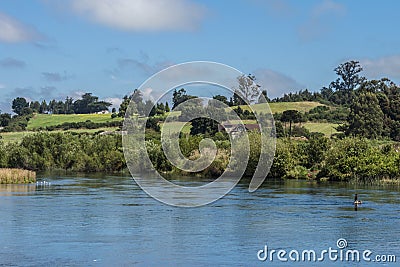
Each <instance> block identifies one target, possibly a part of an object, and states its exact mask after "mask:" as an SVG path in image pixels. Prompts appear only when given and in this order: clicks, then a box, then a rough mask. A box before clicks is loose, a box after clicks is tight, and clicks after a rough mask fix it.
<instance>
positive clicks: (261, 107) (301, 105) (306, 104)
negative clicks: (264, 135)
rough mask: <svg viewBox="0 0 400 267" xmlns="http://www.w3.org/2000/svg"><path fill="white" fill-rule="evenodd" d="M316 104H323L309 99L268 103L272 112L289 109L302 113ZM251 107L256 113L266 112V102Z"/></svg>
mask: <svg viewBox="0 0 400 267" xmlns="http://www.w3.org/2000/svg"><path fill="white" fill-rule="evenodd" d="M318 106H324V105H323V104H321V103H319V102H311V101H303V102H278V103H269V107H270V109H271V112H272V113H273V114H275V113H282V112H284V111H285V110H290V109H292V110H297V111H300V112H302V113H304V112H307V111H310V110H311V109H313V108H315V107H318ZM240 107H241V108H243V109H249V108H248V107H247V106H240ZM252 108H253V110H254V111H255V112H256V113H266V112H267V111H268V108H267V104H254V105H252Z"/></svg>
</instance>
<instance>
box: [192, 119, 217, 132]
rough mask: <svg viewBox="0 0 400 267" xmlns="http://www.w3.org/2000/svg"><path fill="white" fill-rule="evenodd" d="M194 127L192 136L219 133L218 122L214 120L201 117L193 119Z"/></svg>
mask: <svg viewBox="0 0 400 267" xmlns="http://www.w3.org/2000/svg"><path fill="white" fill-rule="evenodd" d="M191 122H192V127H191V128H190V134H191V135H196V134H209V135H214V134H215V133H216V132H218V122H216V121H215V120H213V119H210V118H205V117H200V118H196V119H193V120H192V121H191Z"/></svg>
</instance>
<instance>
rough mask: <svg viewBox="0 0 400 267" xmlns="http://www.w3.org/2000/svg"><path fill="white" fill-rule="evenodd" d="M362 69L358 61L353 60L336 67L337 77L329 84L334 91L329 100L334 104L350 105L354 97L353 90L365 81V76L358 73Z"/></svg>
mask: <svg viewBox="0 0 400 267" xmlns="http://www.w3.org/2000/svg"><path fill="white" fill-rule="evenodd" d="M362 70H363V68H362V67H361V65H360V62H359V61H354V60H351V61H348V62H345V63H342V64H340V65H339V66H338V67H336V68H335V73H336V75H338V76H339V77H338V78H337V79H336V80H335V81H333V82H331V84H330V85H329V88H330V89H332V90H334V91H335V92H334V94H333V95H332V97H331V99H330V100H332V101H333V102H335V103H336V104H346V105H350V104H351V103H352V102H353V99H354V90H355V89H356V88H357V87H358V86H360V85H361V84H362V82H364V81H365V77H363V76H361V75H360V72H362Z"/></svg>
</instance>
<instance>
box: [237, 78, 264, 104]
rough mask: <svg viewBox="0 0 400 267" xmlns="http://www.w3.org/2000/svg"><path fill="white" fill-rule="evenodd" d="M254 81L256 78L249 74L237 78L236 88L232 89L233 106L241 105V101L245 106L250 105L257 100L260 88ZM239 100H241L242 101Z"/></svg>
mask: <svg viewBox="0 0 400 267" xmlns="http://www.w3.org/2000/svg"><path fill="white" fill-rule="evenodd" d="M255 80H256V77H255V76H254V75H251V74H249V75H244V74H243V75H241V76H239V77H237V81H238V87H237V88H234V89H235V94H234V96H233V98H234V99H233V101H234V104H235V105H239V104H242V103H243V102H242V101H244V102H245V104H252V103H255V102H256V101H257V100H258V97H259V96H260V90H259V87H260V86H259V85H257V84H256V83H255ZM235 95H236V96H235ZM239 99H242V101H240V100H239ZM235 102H236V103H235Z"/></svg>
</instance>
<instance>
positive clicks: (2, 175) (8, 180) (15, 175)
mask: <svg viewBox="0 0 400 267" xmlns="http://www.w3.org/2000/svg"><path fill="white" fill-rule="evenodd" d="M34 182H36V173H35V172H33V171H28V170H21V169H0V184H27V183H34Z"/></svg>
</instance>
